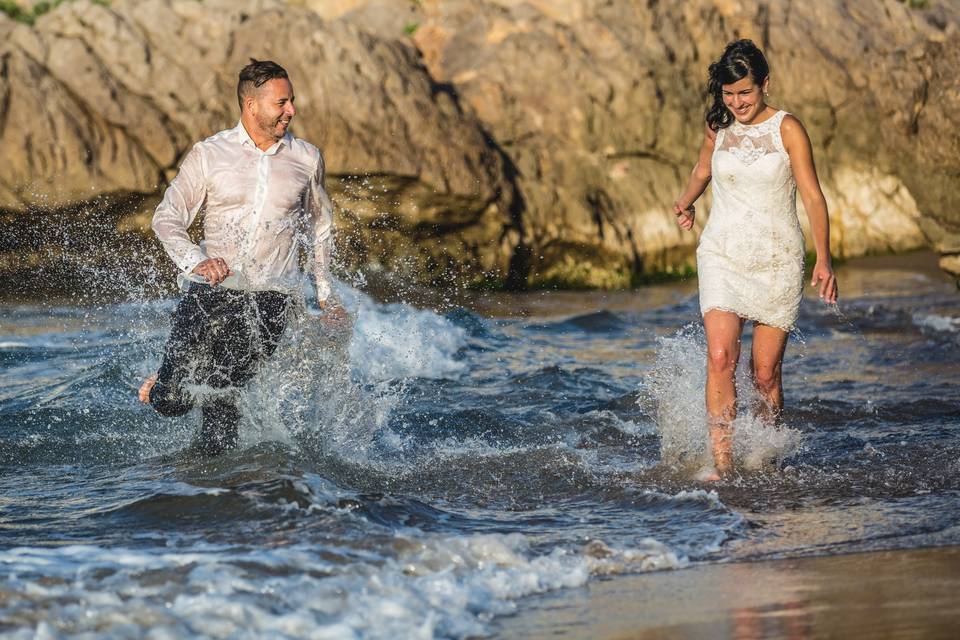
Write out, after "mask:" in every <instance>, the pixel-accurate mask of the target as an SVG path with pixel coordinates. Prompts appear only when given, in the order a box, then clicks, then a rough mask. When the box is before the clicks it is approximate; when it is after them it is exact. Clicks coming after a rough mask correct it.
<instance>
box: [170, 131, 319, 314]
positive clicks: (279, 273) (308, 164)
mask: <svg viewBox="0 0 960 640" xmlns="http://www.w3.org/2000/svg"><path fill="white" fill-rule="evenodd" d="M323 177H324V164H323V156H322V155H321V154H320V151H319V150H318V149H317V148H316V147H315V146H313V145H312V144H310V143H309V142H306V141H304V140H300V139H299V138H295V137H293V136H292V135H290V134H289V133H287V134H286V135H284V137H283V138H281V139H280V140H279V141H278V142H276V143H275V144H274V145H273V146H271V147H270V148H269V149H267V150H266V151H261V150H260V149H259V148H257V145H256V144H254V142H253V140H252V139H251V138H250V135H249V134H248V133H247V130H246V129H245V128H244V126H243V124H242V123H238V124H237V126H236V127H234V128H233V129H227V130H225V131H221V132H220V133H218V134H216V135H214V136H211V137H209V138H207V139H206V140H204V141H202V142H198V143H197V144H196V145H194V147H193V149H191V150H190V152H189V153H188V154H187V156H186V157H185V158H184V160H183V164H181V165H180V172H179V173H178V174H177V176H176V177H175V178H174V179H173V181H171V182H170V186H169V187H167V190H166V192H165V193H164V195H163V200H162V201H161V202H160V204H159V205H158V206H157V210H156V212H155V213H154V214H153V230H154V232H155V233H156V234H157V237H158V238H159V239H160V242H161V243H163V248H164V249H165V250H166V252H167V254H169V256H170V257H171V258H172V259H173V261H174V262H175V263H176V264H177V267H179V268H180V269H181V271H182V273H181V276H180V278H179V281H180V282H181V284H183V281H184V280H192V281H195V282H203V278H202V277H200V276H198V275H197V274H194V273H191V272H192V271H193V269H194V267H196V266H197V265H198V264H200V263H201V262H202V261H204V260H206V259H208V258H223V260H224V261H225V262H226V263H227V266H228V267H229V268H230V270H231V271H232V272H233V274H232V275H231V276H229V277H228V278H227V279H226V280H224V281H223V283H222V284H221V285H220V286H224V287H228V288H232V289H243V290H247V291H282V292H285V293H292V292H294V291H297V290H298V289H299V288H300V286H301V281H302V274H301V271H300V264H299V251H298V246H299V245H300V244H301V243H302V244H303V245H304V247H306V248H307V249H310V248H312V249H313V252H312V253H313V261H314V276H315V278H316V283H317V298H318V299H319V300H321V301H324V300H326V299H327V298H328V297H329V295H330V276H329V273H328V268H329V263H330V249H331V244H332V241H331V233H330V232H331V227H332V224H333V217H332V210H333V207H332V205H331V203H330V198H329V197H328V196H327V193H326V191H325V190H324V188H323ZM201 208H203V209H204V220H203V236H204V240H203V241H202V242H201V243H200V245H199V246H198V245H197V244H195V243H194V242H193V241H192V240H191V239H190V236H189V235H188V234H187V228H188V227H189V226H190V225H191V223H193V220H194V219H195V218H196V216H197V213H198V212H199V211H200V209H201Z"/></svg>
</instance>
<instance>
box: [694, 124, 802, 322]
mask: <svg viewBox="0 0 960 640" xmlns="http://www.w3.org/2000/svg"><path fill="white" fill-rule="evenodd" d="M786 115H787V114H786V112H784V111H778V112H777V113H776V114H774V116H773V117H771V118H768V119H767V120H766V121H764V122H761V123H760V124H758V125H743V124H740V123H739V122H736V121H734V122H733V124H731V125H730V126H729V127H727V128H725V129H721V130H720V131H718V132H717V139H716V142H715V143H714V152H713V159H712V162H711V170H712V194H713V206H712V207H711V211H710V217H709V219H708V220H707V225H706V227H705V228H704V231H703V234H702V235H701V238H700V247H699V248H698V250H697V262H698V270H699V271H700V302H701V308H702V309H703V311H704V312H706V311H708V310H709V309H723V310H727V311H733V312H735V313H737V314H738V315H740V316H741V317H744V318H750V319H753V320H759V321H760V322H763V323H764V324H770V325H772V326H777V327H782V328H785V329H788V328H791V327H792V326H793V323H794V321H795V320H796V315H797V308H798V307H799V303H800V293H801V287H802V282H801V280H802V275H803V235H802V233H801V231H800V225H799V222H798V220H797V207H796V194H797V183H796V180H795V179H794V176H793V170H792V167H791V166H790V156H789V155H788V154H787V151H786V149H785V148H784V146H783V138H782V136H781V135H780V125H781V123H782V122H783V118H784V117H785V116H786Z"/></svg>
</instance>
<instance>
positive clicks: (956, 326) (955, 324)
mask: <svg viewBox="0 0 960 640" xmlns="http://www.w3.org/2000/svg"><path fill="white" fill-rule="evenodd" d="M911 319H912V320H913V324H915V325H916V326H918V327H921V328H927V329H933V330H934V331H943V332H947V333H956V332H957V331H960V318H951V317H948V316H941V315H937V314H935V313H914V314H913V317H912V318H911Z"/></svg>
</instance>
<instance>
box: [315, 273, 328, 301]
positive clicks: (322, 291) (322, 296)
mask: <svg viewBox="0 0 960 640" xmlns="http://www.w3.org/2000/svg"><path fill="white" fill-rule="evenodd" d="M330 293H331V292H330V283H329V282H327V281H326V280H321V279H320V278H317V301H318V302H326V301H327V300H329V299H330Z"/></svg>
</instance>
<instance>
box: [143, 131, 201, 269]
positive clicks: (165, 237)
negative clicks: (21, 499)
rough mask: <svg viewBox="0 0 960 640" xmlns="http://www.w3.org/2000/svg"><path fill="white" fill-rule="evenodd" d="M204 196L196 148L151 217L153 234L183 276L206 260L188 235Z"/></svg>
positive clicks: (189, 154)
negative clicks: (183, 273)
mask: <svg viewBox="0 0 960 640" xmlns="http://www.w3.org/2000/svg"><path fill="white" fill-rule="evenodd" d="M206 195H207V189H206V178H205V175H204V170H203V152H202V150H201V148H200V147H199V145H198V146H195V147H194V148H193V149H191V150H190V153H188V154H187V157H186V158H184V160H183V163H182V164H181V165H180V171H179V172H178V173H177V176H176V177H175V178H174V179H173V180H172V181H171V182H170V186H168V187H167V190H166V192H164V194H163V200H161V201H160V204H159V205H157V209H156V211H155V212H154V214H153V225H152V226H153V231H154V233H156V234H157V238H158V239H159V240H160V242H161V244H163V248H164V250H165V251H166V252H167V255H169V256H170V258H171V259H173V261H174V263H176V265H177V267H179V268H180V269H181V270H182V271H184V272H186V273H189V272H191V271H193V269H194V267H196V266H197V265H198V264H200V263H201V262H203V261H204V260H206V259H207V256H206V255H205V254H204V252H203V249H201V248H200V247H199V246H198V245H197V244H195V243H194V242H193V241H192V240H191V239H190V236H189V234H188V233H187V229H188V228H189V227H190V225H191V224H192V223H193V221H194V219H195V218H196V217H197V212H198V211H200V207H201V206H202V205H203V202H204V199H205V198H206Z"/></svg>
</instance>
